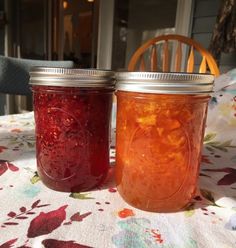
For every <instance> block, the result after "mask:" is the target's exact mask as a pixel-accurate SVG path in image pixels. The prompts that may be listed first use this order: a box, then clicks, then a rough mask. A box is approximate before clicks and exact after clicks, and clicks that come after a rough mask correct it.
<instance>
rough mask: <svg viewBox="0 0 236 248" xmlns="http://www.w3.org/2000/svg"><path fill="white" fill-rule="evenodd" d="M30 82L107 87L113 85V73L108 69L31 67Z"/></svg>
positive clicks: (36, 83)
mask: <svg viewBox="0 0 236 248" xmlns="http://www.w3.org/2000/svg"><path fill="white" fill-rule="evenodd" d="M30 84H31V85H42V86H62V87H83V88H90V87H95V88H97V87H98V88H100V87H102V88H108V89H113V88H114V86H115V73H114V72H113V71H109V70H98V69H72V68H60V67H33V68H32V69H31V71H30Z"/></svg>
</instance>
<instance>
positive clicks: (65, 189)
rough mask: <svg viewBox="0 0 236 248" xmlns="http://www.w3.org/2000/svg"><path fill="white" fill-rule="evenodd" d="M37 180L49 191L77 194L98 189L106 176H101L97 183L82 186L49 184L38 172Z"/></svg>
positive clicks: (59, 183) (58, 183)
mask: <svg viewBox="0 0 236 248" xmlns="http://www.w3.org/2000/svg"><path fill="white" fill-rule="evenodd" d="M38 174H39V178H40V179H41V181H42V183H43V184H44V185H45V186H46V187H47V188H49V189H52V190H54V191H58V192H66V193H78V192H86V191H90V190H93V189H95V188H96V187H99V186H100V185H101V184H102V183H103V182H104V181H105V179H106V177H107V175H103V176H102V178H100V180H99V181H97V182H96V183H94V184H91V185H88V186H84V185H81V184H79V185H74V186H70V185H64V184H63V185H62V183H61V182H55V181H54V182H50V181H49V180H45V179H44V178H43V177H42V176H41V173H40V172H38Z"/></svg>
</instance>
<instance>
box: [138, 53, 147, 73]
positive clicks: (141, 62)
mask: <svg viewBox="0 0 236 248" xmlns="http://www.w3.org/2000/svg"><path fill="white" fill-rule="evenodd" d="M139 70H140V71H145V70H146V65H145V61H144V56H141V60H140V65H139Z"/></svg>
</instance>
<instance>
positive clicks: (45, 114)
mask: <svg viewBox="0 0 236 248" xmlns="http://www.w3.org/2000/svg"><path fill="white" fill-rule="evenodd" d="M33 92H34V111H35V122H36V157H37V168H38V173H39V175H40V177H41V179H42V181H43V182H44V184H45V185H47V186H48V187H49V188H52V189H54V190H58V191H66V192H71V191H72V192H78V191H84V190H88V189H91V188H93V187H95V186H98V185H99V184H101V183H102V181H103V180H104V178H105V177H106V175H107V172H108V168H109V128H110V112H111V103H112V92H111V91H108V90H101V89H99V90H91V89H89V90H86V89H85V90H82V89H76V88H69V87H47V86H33Z"/></svg>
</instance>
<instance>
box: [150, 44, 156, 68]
mask: <svg viewBox="0 0 236 248" xmlns="http://www.w3.org/2000/svg"><path fill="white" fill-rule="evenodd" d="M151 71H157V49H156V46H155V45H154V46H152V51H151Z"/></svg>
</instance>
